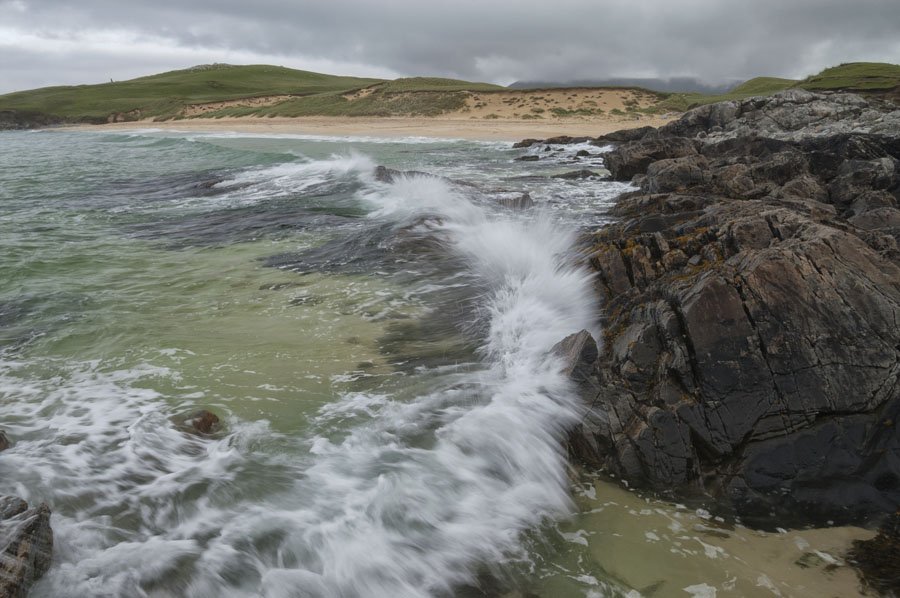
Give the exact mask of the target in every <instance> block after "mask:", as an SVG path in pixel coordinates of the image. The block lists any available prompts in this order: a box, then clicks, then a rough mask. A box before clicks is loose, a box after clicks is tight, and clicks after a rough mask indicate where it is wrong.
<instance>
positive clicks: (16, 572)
mask: <svg viewBox="0 0 900 598" xmlns="http://www.w3.org/2000/svg"><path fill="white" fill-rule="evenodd" d="M52 552H53V530H52V529H50V507H48V506H47V504H46V503H41V504H40V505H38V506H37V507H35V508H33V509H29V508H28V503H26V502H25V501H24V500H22V499H20V498H17V497H14V496H2V497H0V597H2V598H25V596H26V595H27V594H28V590H29V588H31V585H32V584H33V583H34V582H35V581H36V580H37V579H39V578H40V577H41V576H42V575H43V574H44V573H45V572H46V571H47V569H48V568H49V567H50V559H51V555H52Z"/></svg>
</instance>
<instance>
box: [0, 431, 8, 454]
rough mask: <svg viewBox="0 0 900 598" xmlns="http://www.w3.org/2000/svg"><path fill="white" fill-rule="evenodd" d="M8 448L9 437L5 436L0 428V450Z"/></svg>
mask: <svg viewBox="0 0 900 598" xmlns="http://www.w3.org/2000/svg"><path fill="white" fill-rule="evenodd" d="M8 448H9V438H7V437H6V432H4V431H3V430H0V451H5V450H6V449H8Z"/></svg>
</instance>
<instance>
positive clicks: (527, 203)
mask: <svg viewBox="0 0 900 598" xmlns="http://www.w3.org/2000/svg"><path fill="white" fill-rule="evenodd" d="M497 203H499V204H500V205H501V206H503V207H505V208H509V209H511V210H527V209H528V208H533V207H534V200H533V199H531V195H530V194H528V193H523V194H522V195H520V196H519V197H504V198H502V199H500V200H498V201H497Z"/></svg>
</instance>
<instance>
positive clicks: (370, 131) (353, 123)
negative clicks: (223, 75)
mask: <svg viewBox="0 0 900 598" xmlns="http://www.w3.org/2000/svg"><path fill="white" fill-rule="evenodd" d="M678 116H679V115H672V116H646V115H641V116H640V117H637V118H628V117H623V118H615V117H603V118H591V119H559V120H554V121H552V122H542V121H535V120H525V119H471V118H460V117H458V116H455V117H454V116H446V117H443V116H437V117H377V118H374V117H371V118H370V117H329V116H309V117H295V118H281V117H278V118H259V117H237V118H219V119H210V118H190V119H188V118H186V119H181V120H170V121H162V122H155V121H152V120H149V119H147V120H138V121H130V122H119V123H108V124H102V125H63V126H61V127H54V128H50V129H47V130H65V131H96V132H104V131H122V130H130V129H136V128H153V129H161V130H164V131H189V132H199V133H217V132H225V131H229V132H237V133H257V134H264V135H285V134H288V135H337V136H352V135H364V136H369V137H385V138H393V137H434V138H445V139H467V140H473V141H519V140H522V139H525V138H527V137H539V138H546V137H555V136H560V135H571V136H576V135H586V136H591V137H599V136H601V135H606V134H608V133H612V132H613V131H617V130H621V129H632V128H638V127H646V126H651V127H659V126H662V125H664V124H666V123H668V122H671V121H673V120H675V119H676V118H677V117H678Z"/></svg>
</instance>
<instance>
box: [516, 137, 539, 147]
mask: <svg viewBox="0 0 900 598" xmlns="http://www.w3.org/2000/svg"><path fill="white" fill-rule="evenodd" d="M539 143H541V140H540V139H523V140H522V141H518V142H516V143H514V144H513V149H521V148H525V147H531V146H532V145H537V144H539Z"/></svg>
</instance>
